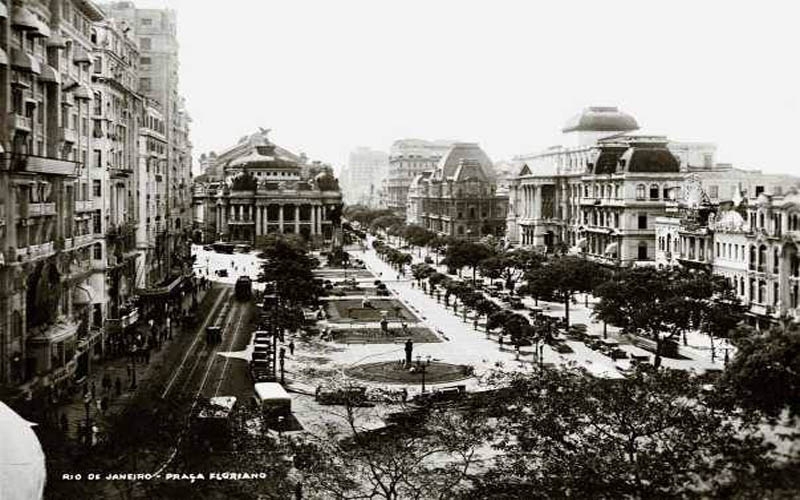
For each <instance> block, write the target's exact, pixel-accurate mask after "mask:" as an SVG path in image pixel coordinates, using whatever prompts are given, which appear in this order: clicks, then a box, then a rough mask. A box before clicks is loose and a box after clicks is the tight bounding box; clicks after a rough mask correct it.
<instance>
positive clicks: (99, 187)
mask: <svg viewBox="0 0 800 500" xmlns="http://www.w3.org/2000/svg"><path fill="white" fill-rule="evenodd" d="M92 196H94V197H95V198H100V197H101V196H103V184H102V183H101V182H100V179H94V180H93V181H92Z"/></svg>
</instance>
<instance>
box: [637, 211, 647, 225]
mask: <svg viewBox="0 0 800 500" xmlns="http://www.w3.org/2000/svg"><path fill="white" fill-rule="evenodd" d="M639 229H647V214H639Z"/></svg>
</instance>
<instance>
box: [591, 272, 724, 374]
mask: <svg viewBox="0 0 800 500" xmlns="http://www.w3.org/2000/svg"><path fill="white" fill-rule="evenodd" d="M726 283H727V282H725V281H715V280H713V279H712V278H711V276H710V275H709V274H708V273H706V272H702V271H689V270H687V269H683V268H669V269H656V268H654V267H633V268H629V269H622V270H620V271H618V272H617V275H616V277H615V278H614V279H611V280H607V281H606V282H604V283H603V284H601V285H599V286H598V287H597V288H596V290H595V293H596V295H598V296H599V297H600V302H599V303H598V304H597V305H596V306H595V309H594V315H595V316H596V317H597V318H599V319H601V320H602V321H605V322H607V323H611V324H614V325H617V326H619V327H621V328H623V329H624V330H625V331H627V332H629V333H642V334H644V335H646V336H647V337H649V338H651V339H652V340H653V341H655V343H656V352H655V364H656V366H659V365H660V363H661V356H662V355H663V347H664V343H665V342H672V345H673V346H674V345H675V343H674V340H673V339H675V338H676V337H678V335H680V334H682V333H683V332H685V331H686V330H688V329H689V328H691V327H692V326H694V325H700V324H701V323H702V320H703V314H704V312H703V311H704V310H706V308H707V307H708V304H709V302H708V301H709V300H710V299H712V298H713V297H714V295H715V293H717V294H719V293H724V288H721V287H725V286H727V285H726Z"/></svg>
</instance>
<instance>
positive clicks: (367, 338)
mask: <svg viewBox="0 0 800 500" xmlns="http://www.w3.org/2000/svg"><path fill="white" fill-rule="evenodd" d="M331 335H332V336H333V341H334V342H336V343H339V344H395V343H397V342H401V341H404V340H406V339H409V338H410V339H411V341H412V342H414V343H415V344H416V343H420V344H431V343H436V342H441V340H439V338H438V337H437V336H436V334H434V333H433V332H432V331H431V330H429V329H427V328H422V327H413V328H408V329H406V330H403V329H402V328H398V327H396V326H390V327H389V330H388V332H383V331H382V330H381V329H380V328H345V329H341V330H332V331H331Z"/></svg>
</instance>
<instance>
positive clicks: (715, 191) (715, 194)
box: [708, 186, 719, 200]
mask: <svg viewBox="0 0 800 500" xmlns="http://www.w3.org/2000/svg"><path fill="white" fill-rule="evenodd" d="M708 196H709V197H711V198H712V199H714V200H716V199H717V198H719V186H708Z"/></svg>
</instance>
